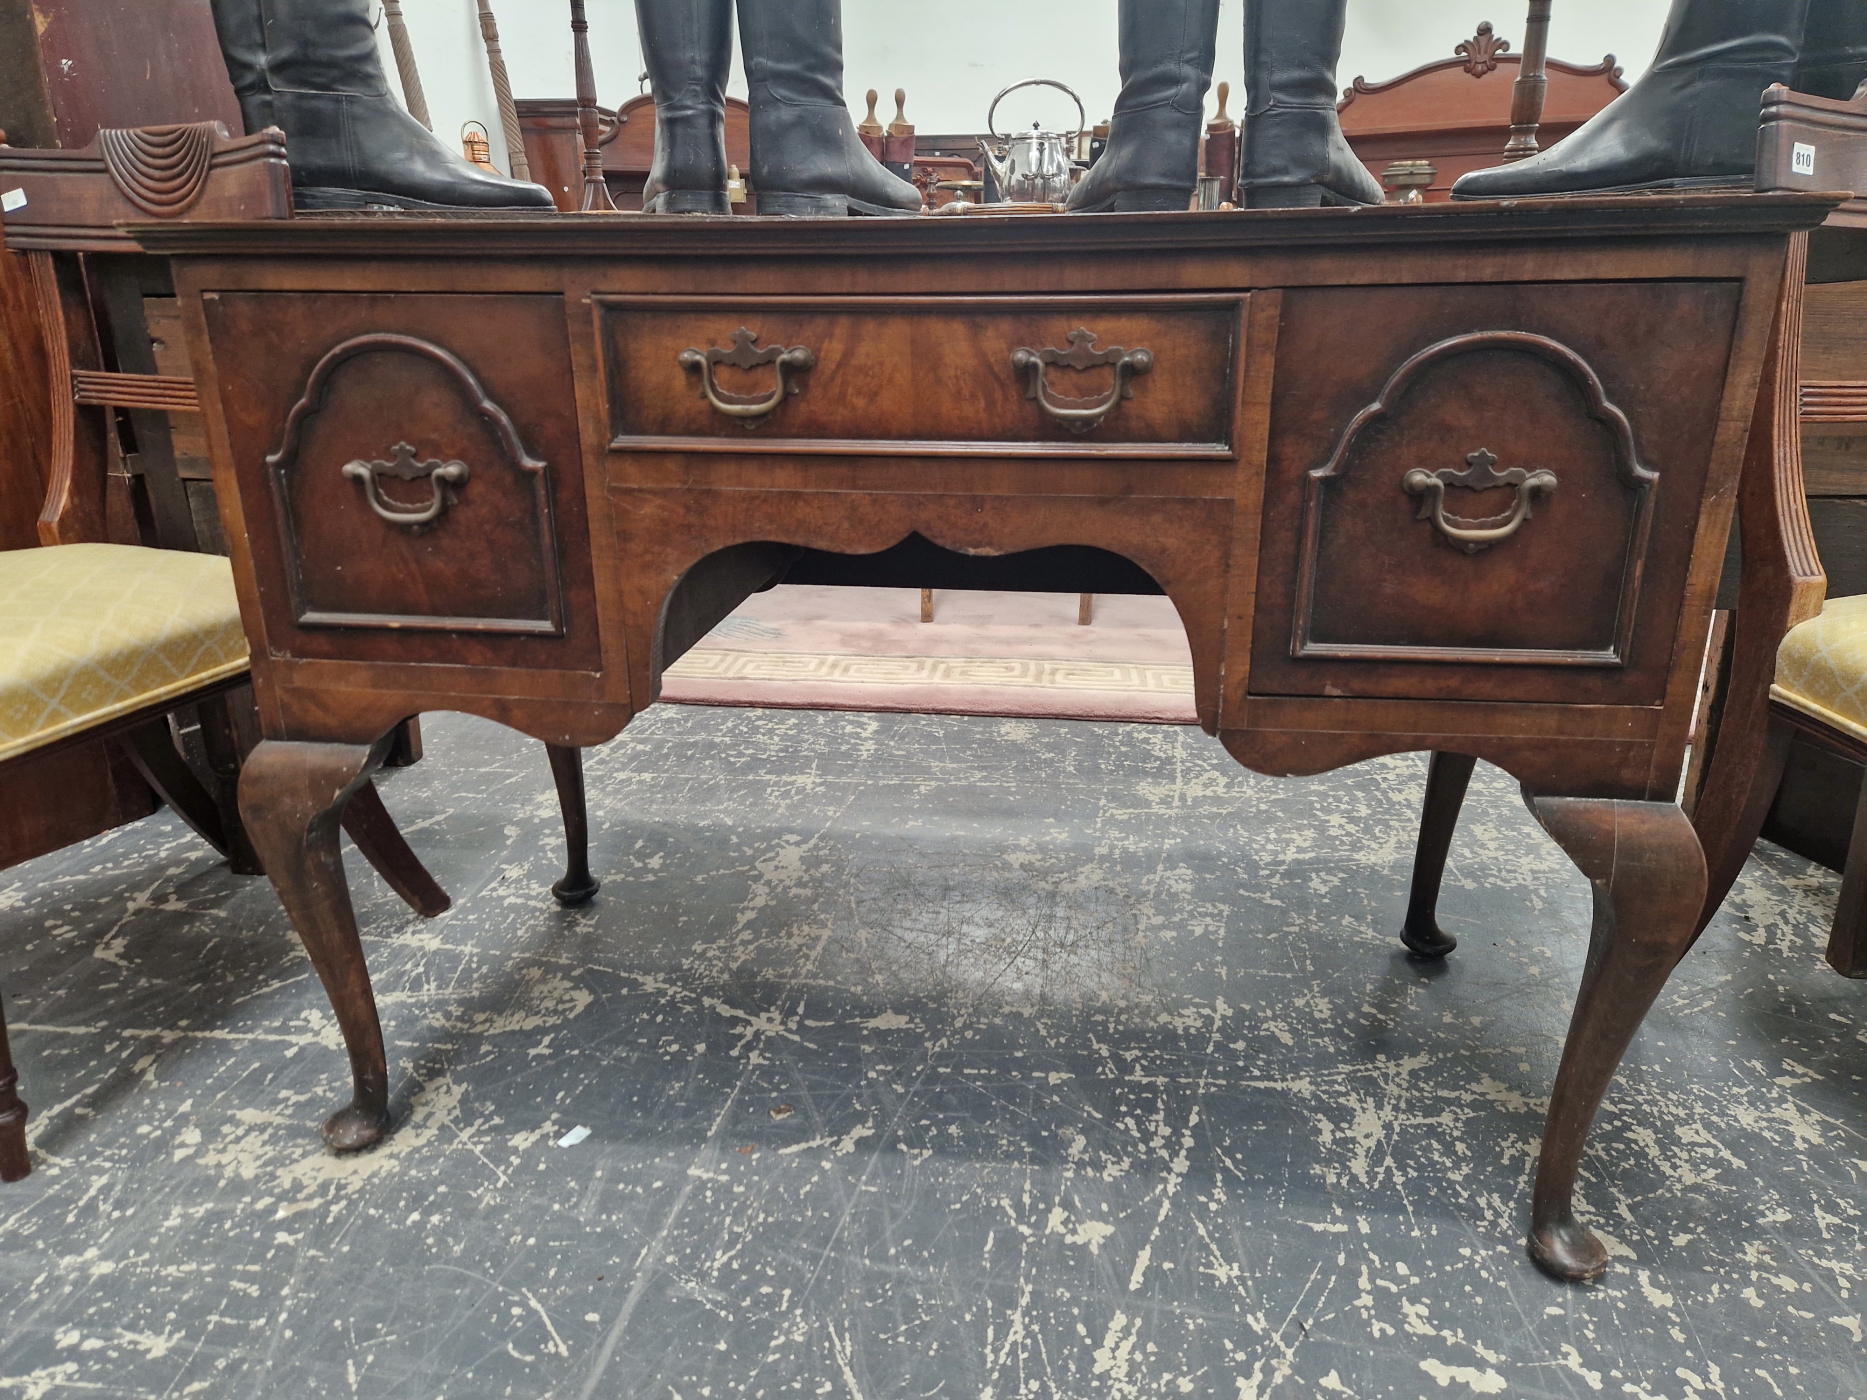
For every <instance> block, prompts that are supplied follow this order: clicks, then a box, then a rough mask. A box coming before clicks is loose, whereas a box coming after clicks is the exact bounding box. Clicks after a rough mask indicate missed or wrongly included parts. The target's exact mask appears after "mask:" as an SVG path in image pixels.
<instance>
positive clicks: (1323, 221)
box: [119, 190, 1850, 258]
mask: <svg viewBox="0 0 1867 1400" xmlns="http://www.w3.org/2000/svg"><path fill="white" fill-rule="evenodd" d="M1848 198H1850V195H1849V194H1847V193H1845V192H1828V193H1812V192H1805V191H1794V192H1777V193H1771V194H1754V193H1750V192H1734V191H1729V190H1726V191H1711V192H1697V193H1663V194H1643V195H1599V196H1591V197H1586V198H1580V197H1578V198H1556V199H1523V200H1485V201H1469V202H1461V203H1443V204H1416V205H1393V204H1385V205H1377V206H1374V207H1371V208H1364V209H1257V210H1219V211H1213V212H1198V213H1166V214H1160V213H1151V214H1088V215H1081V214H1039V215H1029V216H1018V215H1006V216H991V215H981V216H968V217H963V218H938V217H927V218H910V219H835V220H831V219H788V218H758V217H752V216H746V215H678V216H677V215H660V214H600V215H598V214H556V213H548V214H537V215H512V214H499V215H485V214H464V215H446V216H440V217H437V216H434V215H429V214H413V213H411V214H357V215H316V216H310V217H303V216H301V217H299V218H294V219H280V220H242V221H237V222H209V221H205V220H204V221H200V222H188V221H179V222H172V223H161V222H155V223H131V222H126V223H123V224H120V225H119V227H120V228H122V229H124V230H125V231H126V232H128V233H129V234H130V235H131V236H132V237H134V238H135V239H136V240H137V242H138V243H139V244H141V245H142V247H143V248H144V249H145V250H146V251H148V252H151V253H157V254H163V255H168V256H174V257H186V256H213V257H266V256H283V257H306V256H312V257H317V256H353V257H354V256H364V257H421V258H433V257H437V256H442V257H445V256H457V257H474V258H487V257H514V258H517V257H535V256H572V257H577V256H582V257H603V258H636V257H657V258H670V257H718V256H722V255H739V256H745V255H764V256H774V257H786V256H795V257H811V256H818V257H824V256H835V257H840V258H848V257H900V256H903V255H922V256H929V255H931V256H942V255H945V256H976V255H979V254H1009V253H1027V254H1049V255H1053V256H1054V255H1058V254H1063V255H1068V254H1089V253H1123V254H1130V255H1132V254H1139V253H1174V252H1224V251H1228V250H1238V251H1247V250H1274V249H1287V250H1290V251H1304V250H1319V249H1329V248H1339V247H1345V246H1360V247H1369V246H1373V247H1392V248H1420V247H1430V246H1432V245H1435V244H1459V243H1471V242H1505V243H1510V242H1526V241H1535V240H1540V239H1548V238H1582V237H1587V238H1604V237H1605V238H1635V239H1638V238H1677V237H1704V236H1713V235H1720V234H1724V235H1771V234H1775V235H1784V234H1789V233H1794V232H1797V231H1800V230H1803V229H1812V228H1815V227H1817V226H1818V225H1820V224H1821V222H1822V221H1823V219H1824V218H1826V217H1827V215H1828V214H1829V212H1830V211H1831V210H1833V209H1834V208H1835V207H1836V206H1837V205H1839V204H1841V203H1842V202H1843V201H1845V200H1847V199H1848Z"/></svg>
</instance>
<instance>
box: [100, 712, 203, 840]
mask: <svg viewBox="0 0 1867 1400" xmlns="http://www.w3.org/2000/svg"><path fill="white" fill-rule="evenodd" d="M122 739H123V747H124V751H125V752H126V753H128V754H129V758H130V762H131V763H133V764H135V765H136V771H137V772H138V773H141V774H142V775H143V781H144V782H146V783H148V784H149V786H150V787H152V788H154V789H155V790H156V796H158V797H160V798H161V799H162V800H163V801H164V802H166V803H168V805H169V807H170V808H171V809H172V810H173V811H174V813H175V815H176V816H178V817H180V818H181V819H182V820H183V821H184V822H186V823H187V825H188V829H189V830H190V831H192V832H194V834H195V835H196V836H199V837H200V838H201V839H202V840H203V841H205V842H207V843H208V845H210V846H212V847H213V848H214V849H215V850H217V851H219V852H220V853H221V854H222V855H223V856H224V855H226V854H227V853H228V848H227V832H226V829H225V828H224V827H223V826H222V825H221V821H220V808H219V807H218V806H216V805H215V802H214V798H213V796H212V794H210V793H209V792H208V790H207V789H206V788H205V787H203V786H202V785H201V780H200V779H199V778H197V777H196V776H195V774H194V769H192V768H190V767H189V766H188V763H187V761H186V760H185V759H184V758H183V757H182V756H181V754H180V753H179V752H178V751H177V750H176V748H175V739H174V736H173V735H172V734H171V733H170V732H169V721H168V716H167V715H164V716H163V717H162V718H161V719H152V720H150V721H149V722H148V723H147V724H140V725H138V726H137V727H136V728H134V729H132V730H130V731H129V732H128V733H127V734H125V735H123V736H122Z"/></svg>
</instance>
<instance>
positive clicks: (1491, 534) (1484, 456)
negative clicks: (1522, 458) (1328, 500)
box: [1400, 448, 1556, 554]
mask: <svg viewBox="0 0 1867 1400" xmlns="http://www.w3.org/2000/svg"><path fill="white" fill-rule="evenodd" d="M1465 461H1466V463H1467V464H1468V465H1467V467H1466V469H1465V470H1464V471H1457V470H1455V469H1453V468H1450V467H1447V468H1445V469H1443V470H1440V471H1436V472H1429V471H1427V470H1426V469H1425V468H1423V467H1415V468H1414V469H1413V470H1412V471H1410V472H1408V473H1407V474H1406V475H1405V476H1403V477H1402V478H1401V479H1400V487H1401V489H1402V490H1403V491H1405V492H1406V493H1407V494H1408V495H1409V496H1424V497H1425V499H1424V500H1422V501H1421V502H1420V510H1419V514H1417V515H1415V516H1414V519H1415V520H1430V521H1432V522H1433V528H1434V529H1435V530H1437V531H1439V533H1440V534H1442V535H1444V536H1445V537H1446V538H1447V539H1449V540H1451V541H1452V542H1453V543H1454V544H1456V545H1457V546H1458V547H1459V548H1460V549H1462V550H1464V551H1465V552H1466V553H1467V554H1476V553H1478V552H1479V551H1480V550H1483V549H1489V548H1490V547H1491V546H1492V545H1494V544H1498V543H1501V542H1502V541H1504V540H1507V539H1509V538H1510V537H1511V536H1512V535H1514V534H1516V533H1517V530H1518V528H1519V527H1520V526H1521V525H1522V524H1523V522H1524V521H1526V520H1528V519H1529V518H1530V515H1531V508H1532V505H1533V504H1534V502H1535V500H1536V498H1537V497H1538V496H1548V495H1551V494H1553V493H1554V491H1555V489H1556V474H1555V473H1554V472H1552V471H1542V470H1539V471H1526V470H1525V469H1524V468H1522V467H1512V468H1511V469H1510V470H1509V471H1502V472H1500V471H1498V470H1496V467H1497V458H1496V457H1495V456H1493V455H1492V454H1491V453H1489V452H1487V451H1485V450H1484V449H1483V448H1480V449H1479V450H1478V451H1476V452H1472V453H1468V454H1467V455H1466V458H1465ZM1448 486H1464V487H1467V488H1469V489H1471V490H1474V491H1486V490H1489V489H1491V488H1492V487H1494V486H1514V487H1516V488H1517V503H1516V505H1515V506H1513V507H1512V509H1511V510H1510V513H1509V514H1507V515H1503V516H1491V517H1489V518H1487V519H1484V520H1468V521H1464V523H1462V524H1454V523H1453V522H1454V520H1457V519H1459V517H1456V516H1448V515H1447V514H1446V487H1448Z"/></svg>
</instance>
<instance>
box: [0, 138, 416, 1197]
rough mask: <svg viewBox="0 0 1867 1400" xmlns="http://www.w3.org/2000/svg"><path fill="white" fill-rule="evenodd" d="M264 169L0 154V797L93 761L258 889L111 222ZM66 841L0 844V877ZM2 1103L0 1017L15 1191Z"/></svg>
mask: <svg viewBox="0 0 1867 1400" xmlns="http://www.w3.org/2000/svg"><path fill="white" fill-rule="evenodd" d="M281 157H282V143H281V142H280V141H279V139H278V138H277V136H276V133H275V134H273V135H267V136H259V137H250V138H245V139H243V140H241V141H230V140H228V139H227V136H226V132H225V130H224V129H223V128H220V127H219V126H218V124H216V123H202V124H198V125H196V126H194V127H171V128H150V129H145V130H141V131H130V132H118V131H105V132H102V133H100V135H99V138H98V140H97V141H96V142H95V143H93V145H92V146H91V147H90V148H88V149H87V150H84V151H61V150H15V149H12V148H9V147H4V146H0V188H4V189H6V190H8V191H11V192H12V193H11V194H10V196H9V205H10V212H9V213H8V214H7V216H6V220H5V226H4V231H5V234H6V238H7V243H8V245H9V247H10V248H11V249H12V250H14V251H15V252H19V253H23V254H24V256H25V259H26V262H27V266H28V271H29V275H30V279H31V283H32V289H33V292H34V299H35V301H36V307H37V313H38V322H39V329H40V334H41V337H42V340H43V343H44V348H45V358H46V362H47V365H48V369H49V374H48V387H49V393H50V399H51V403H50V409H51V412H50V425H51V435H50V438H49V440H48V441H47V442H46V443H45V444H44V449H45V454H46V456H47V457H48V458H49V461H48V462H47V463H45V465H44V470H42V471H41V472H40V473H39V475H40V476H41V477H42V478H43V479H44V480H45V481H46V483H47V490H46V495H45V500H44V505H43V508H42V510H41V512H40V516H39V522H38V533H39V538H40V545H39V546H38V547H37V548H33V547H27V548H18V549H10V550H0V787H5V786H7V784H8V782H9V779H13V778H15V777H16V776H18V775H20V774H22V773H25V772H27V771H29V770H30V769H31V768H32V767H34V766H36V765H42V764H43V763H45V762H46V761H47V760H51V759H55V758H56V757H57V756H58V755H60V754H61V753H63V752H66V751H69V750H71V749H72V748H74V747H76V746H80V745H87V744H95V743H97V742H98V741H100V740H102V741H108V742H109V743H111V744H113V745H115V746H116V747H117V748H119V749H120V750H121V753H122V756H123V757H124V758H125V759H127V761H128V763H129V764H130V765H131V766H132V767H133V769H134V771H135V772H136V773H138V774H140V775H141V778H142V779H143V780H144V781H145V782H147V783H148V785H149V787H150V788H151V789H152V790H153V791H154V793H155V794H156V795H157V796H158V797H159V798H160V799H161V800H162V801H163V802H164V803H166V804H167V805H168V806H169V807H170V808H172V809H173V810H174V812H175V813H176V815H177V816H179V817H180V818H181V819H182V820H183V821H184V822H185V823H186V824H187V825H188V826H189V827H190V828H191V829H192V830H193V831H194V832H195V833H196V834H197V835H199V836H200V837H201V838H202V839H203V840H205V841H206V842H207V843H208V844H209V845H210V846H212V847H213V848H214V849H215V850H216V851H218V852H219V853H220V854H221V855H222V856H224V857H226V858H227V861H228V863H229V865H230V867H231V868H232V870H233V871H234V872H235V873H236V874H242V875H261V874H264V873H265V872H264V870H263V869H262V867H261V865H260V862H259V860H258V858H257V856H256V855H255V853H254V851H253V847H252V843H251V842H250V841H249V840H248V839H247V834H246V831H245V828H244V826H243V824H242V822H241V819H240V814H239V807H238V802H237V796H236V794H237V788H238V781H239V775H240V771H241V766H242V763H243V762H244V759H245V757H246V754H247V753H248V752H249V751H250V750H251V748H252V747H253V745H254V744H255V743H256V742H257V741H258V735H257V729H256V725H255V724H254V723H252V722H251V720H250V718H249V716H250V714H251V711H252V706H253V701H252V692H251V689H250V687H249V686H248V662H247V645H246V637H245V633H244V631H243V629H242V626H241V621H240V609H239V603H238V599H237V598H236V596H235V592H234V585H233V571H232V568H231V566H230V564H229V562H228V560H227V559H226V558H224V557H222V556H221V555H220V554H218V553H211V552H205V551H204V550H203V545H204V544H207V543H210V542H217V536H216V538H215V540H213V541H209V540H204V539H203V538H202V535H203V533H205V531H204V530H203V529H202V528H201V527H202V525H203V524H205V525H206V526H207V527H208V528H212V526H213V515H212V512H211V510H210V511H208V512H206V513H204V512H203V511H202V509H201V499H202V496H203V494H205V497H206V500H207V502H208V504H209V505H210V506H211V504H212V495H211V489H209V490H208V491H206V492H205V493H203V492H199V491H197V492H193V493H191V492H190V490H189V486H190V484H191V483H190V482H189V480H188V479H187V478H186V477H185V476H184V475H183V472H182V471H181V470H179V469H178V463H177V456H178V455H183V456H185V454H178V452H177V449H176V439H177V438H180V437H182V436H183V434H182V433H179V432H175V431H174V430H173V429H174V425H173V424H172V423H171V421H170V416H171V415H176V416H178V417H179V416H180V415H185V414H187V413H188V412H189V411H190V410H192V409H194V408H195V399H194V384H193V381H192V380H191V379H188V378H184V377H179V376H174V375H162V374H158V373H153V372H150V373H145V372H140V371H144V370H150V371H153V370H155V369H156V368H157V366H156V365H155V364H154V363H141V362H138V361H137V360H136V359H134V358H133V357H134V356H137V355H140V356H142V357H150V356H152V355H154V354H155V353H156V350H155V345H156V343H157V342H156V341H155V340H154V338H152V337H151V336H150V335H149V332H148V326H147V323H146V320H145V317H144V314H143V310H144V304H145V303H144V298H145V297H146V296H147V295H148V293H149V291H150V290H151V289H152V288H153V289H154V290H158V291H159V290H160V288H159V287H156V286H155V283H156V282H157V281H159V280H160V279H159V278H155V277H152V273H159V272H161V271H162V269H160V268H156V269H152V268H151V267H150V266H149V264H151V263H153V262H154V260H153V259H149V258H147V257H145V256H144V255H142V254H141V252H140V250H138V249H137V248H136V245H135V244H134V243H133V242H131V241H130V240H129V239H128V237H127V236H126V235H123V234H121V233H119V232H118V231H117V229H116V228H115V227H114V221H115V220H117V219H127V218H137V217H144V218H147V217H151V216H152V215H153V216H163V215H168V216H172V217H184V216H186V215H188V214H189V213H190V212H194V211H200V212H202V213H204V214H206V215H208V216H214V215H227V214H231V213H244V214H246V215H247V216H248V217H252V216H254V215H255V214H256V213H259V214H261V215H262V216H263V213H264V212H265V211H281V210H283V211H289V209H290V196H289V187H288V185H287V184H286V183H285V182H286V180H287V174H286V170H285V165H284V162H283V159H282V158H281ZM191 186H192V188H191ZM126 362H128V363H127V365H126ZM131 444H133V446H134V450H131ZM131 457H135V458H140V460H139V461H137V462H136V463H135V468H136V469H135V470H134V471H132V470H129V469H127V468H128V462H127V459H129V458H131ZM113 462H115V463H116V464H119V469H118V470H115V471H113V470H112V469H111V468H112V464H113ZM203 484H204V483H203ZM230 701H232V702H233V703H232V704H230V703H229V702H230ZM184 733H185V734H186V735H187V742H183V735H184ZM191 749H192V750H193V751H194V755H193V756H194V762H193V763H192V764H191V762H190V758H189V753H188V750H191ZM145 810H147V809H146V808H145ZM344 828H345V830H346V831H348V832H349V833H350V835H351V837H352V839H353V840H355V841H356V843H357V848H358V849H359V850H360V851H361V852H362V853H363V855H364V856H365V858H366V859H368V860H369V861H370V863H371V864H372V865H373V866H375V867H376V869H377V870H378V871H379V872H380V873H381V874H382V875H383V877H384V879H385V880H387V881H388V882H389V884H390V885H391V886H392V887H393V888H394V889H395V890H396V892H397V893H398V894H400V895H401V896H402V897H403V898H404V899H406V900H407V901H408V902H409V904H410V905H411V906H413V907H414V908H415V909H416V910H417V911H418V912H420V913H422V914H425V915H430V916H432V915H434V914H438V913H440V912H441V911H443V910H444V909H446V908H447V907H448V902H449V901H448V897H447V895H446V894H445V893H444V892H443V891H442V890H441V888H440V887H439V886H438V885H436V884H435V882H434V880H433V878H432V877H431V876H430V875H429V874H428V872H427V871H426V870H425V869H423V867H422V866H421V863H420V862H419V861H418V860H417V859H416V858H415V855H414V853H413V852H412V851H410V850H409V848H408V845H407V843H406V842H404V841H403V839H402V836H401V833H400V832H399V831H397V829H396V827H395V823H394V822H393V820H392V819H391V818H390V816H389V814H388V812H387V810H386V809H385V808H384V807H383V805H382V800H381V798H380V796H379V795H378V794H377V792H376V790H375V788H374V787H373V786H370V785H367V784H366V785H365V786H364V788H363V789H362V790H361V791H359V792H358V794H357V796H356V797H355V798H353V799H352V801H351V803H350V806H349V808H348V809H347V810H346V812H345V814H344ZM87 834H88V833H87ZM69 839H72V833H71V832H70V831H68V830H57V829H54V830H51V831H49V832H48V833H47V836H46V838H45V839H32V838H30V837H29V838H28V839H27V840H25V841H24V842H15V843H12V844H10V845H9V846H8V847H6V848H4V849H0V867H4V866H11V865H14V864H17V863H19V862H20V861H22V860H25V859H30V858H32V857H34V856H37V855H40V854H43V853H45V852H46V851H47V850H50V849H56V847H57V846H58V845H59V844H62V842H63V841H64V840H69ZM17 1085H18V1074H17V1071H16V1070H15V1068H14V1066H13V1062H12V1058H11V1055H10V1052H9V1050H8V1046H7V1042H6V1027H5V1020H4V1017H3V1016H0V1181H16V1180H18V1179H19V1178H21V1177H23V1176H25V1175H26V1174H27V1173H28V1171H29V1170H30V1161H29V1158H28V1154H27V1146H26V1131H25V1129H26V1114H27V1109H26V1105H25V1104H24V1103H23V1102H21V1100H20V1098H19V1095H18V1091H17Z"/></svg>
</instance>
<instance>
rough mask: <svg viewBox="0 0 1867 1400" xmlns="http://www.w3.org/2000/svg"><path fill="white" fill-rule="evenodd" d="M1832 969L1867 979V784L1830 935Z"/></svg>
mask: <svg viewBox="0 0 1867 1400" xmlns="http://www.w3.org/2000/svg"><path fill="white" fill-rule="evenodd" d="M1828 965H1829V966H1830V967H1832V968H1833V969H1834V970H1835V971H1836V972H1838V973H1840V974H1841V975H1842V976H1843V977H1867V783H1862V784H1861V797H1860V803H1859V805H1857V806H1856V807H1855V808H1854V835H1853V837H1852V838H1850V840H1849V841H1848V863H1847V869H1846V870H1844V871H1843V872H1842V874H1841V898H1840V899H1839V900H1837V901H1836V903H1835V922H1834V927H1833V928H1832V929H1831V930H1830V931H1829V934H1828Z"/></svg>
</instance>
